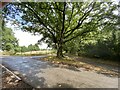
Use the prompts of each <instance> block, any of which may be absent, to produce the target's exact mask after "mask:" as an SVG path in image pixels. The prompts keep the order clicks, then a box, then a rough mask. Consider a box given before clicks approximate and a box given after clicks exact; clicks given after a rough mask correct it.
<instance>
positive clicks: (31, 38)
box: [7, 22, 47, 49]
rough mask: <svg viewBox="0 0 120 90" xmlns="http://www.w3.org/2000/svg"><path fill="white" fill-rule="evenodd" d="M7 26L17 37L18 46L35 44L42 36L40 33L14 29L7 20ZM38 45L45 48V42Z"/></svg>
mask: <svg viewBox="0 0 120 90" xmlns="http://www.w3.org/2000/svg"><path fill="white" fill-rule="evenodd" d="M7 27H8V28H11V29H12V30H13V32H14V35H15V37H16V38H17V39H18V43H19V45H20V46H28V45H30V44H35V43H37V41H38V40H40V38H41V37H42V36H40V35H32V34H31V33H28V32H23V31H22V30H20V29H18V28H17V29H16V28H15V27H14V26H13V25H11V24H10V23H9V22H8V23H7ZM39 47H40V48H41V49H46V48H47V44H45V43H42V44H41V45H39Z"/></svg>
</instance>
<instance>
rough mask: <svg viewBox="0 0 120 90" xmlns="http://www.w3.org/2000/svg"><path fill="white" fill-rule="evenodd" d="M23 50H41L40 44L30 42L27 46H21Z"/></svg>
mask: <svg viewBox="0 0 120 90" xmlns="http://www.w3.org/2000/svg"><path fill="white" fill-rule="evenodd" d="M18 49H19V50H20V51H21V52H28V51H39V50H40V49H39V46H38V44H35V45H32V44H30V45H29V46H28V47H26V46H21V47H20V48H18Z"/></svg>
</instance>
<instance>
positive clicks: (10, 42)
mask: <svg viewBox="0 0 120 90" xmlns="http://www.w3.org/2000/svg"><path fill="white" fill-rule="evenodd" d="M1 34H2V37H1V38H0V41H1V44H2V50H3V51H4V50H6V51H10V50H13V51H14V48H15V47H17V46H18V40H17V39H16V38H15V36H14V33H13V31H12V29H10V28H7V27H4V29H3V30H2V32H1Z"/></svg>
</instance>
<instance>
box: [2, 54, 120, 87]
mask: <svg viewBox="0 0 120 90" xmlns="http://www.w3.org/2000/svg"><path fill="white" fill-rule="evenodd" d="M42 57H44V56H41V59H42ZM0 58H1V59H2V63H3V64H4V65H5V66H7V67H9V68H10V69H12V70H14V71H17V72H19V74H20V76H21V77H22V78H23V80H24V81H25V82H27V83H28V84H30V85H31V86H33V87H35V88H44V87H48V88H49V87H50V88H51V87H75V88H118V78H117V77H107V76H105V75H102V74H97V73H95V72H92V71H84V70H81V71H73V70H69V69H65V68H59V67H54V66H53V65H52V64H51V63H49V62H47V61H42V60H41V61H40V60H36V59H35V58H40V56H33V57H21V56H5V57H0Z"/></svg>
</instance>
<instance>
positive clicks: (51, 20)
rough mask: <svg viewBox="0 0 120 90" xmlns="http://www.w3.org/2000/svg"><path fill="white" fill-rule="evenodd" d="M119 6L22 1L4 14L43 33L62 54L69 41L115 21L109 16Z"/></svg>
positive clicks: (28, 29)
mask: <svg viewBox="0 0 120 90" xmlns="http://www.w3.org/2000/svg"><path fill="white" fill-rule="evenodd" d="M115 7H116V6H115V5H114V3H112V2H19V3H10V4H9V5H7V6H6V8H5V9H4V11H5V14H4V16H5V17H6V18H7V19H8V18H9V19H11V18H14V20H15V22H17V23H18V24H19V25H21V26H20V27H21V28H22V29H23V30H24V31H29V32H31V33H34V34H42V35H43V38H42V39H41V40H40V41H45V42H47V43H48V44H50V45H54V46H55V47H56V49H57V56H58V57H62V56H63V53H62V50H63V46H64V44H65V43H66V42H69V41H70V40H72V39H74V38H77V37H78V36H82V35H86V34H87V33H89V32H92V31H94V30H96V28H98V27H99V28H103V25H107V24H109V23H114V22H115V21H110V18H111V17H109V15H110V14H111V13H112V12H113V10H115ZM91 24H92V28H86V27H88V25H89V27H90V25H91Z"/></svg>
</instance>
